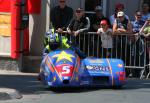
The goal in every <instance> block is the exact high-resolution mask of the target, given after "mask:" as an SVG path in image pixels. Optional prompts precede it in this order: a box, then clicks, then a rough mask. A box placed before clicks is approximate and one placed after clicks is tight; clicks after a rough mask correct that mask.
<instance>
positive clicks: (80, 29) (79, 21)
mask: <svg viewBox="0 0 150 103" xmlns="http://www.w3.org/2000/svg"><path fill="white" fill-rule="evenodd" d="M89 28H90V20H89V18H88V17H86V16H85V13H84V10H83V9H82V8H77V9H76V11H75V18H73V19H72V20H71V22H70V24H69V26H68V27H67V32H68V33H69V34H71V35H72V36H71V37H72V40H71V41H72V42H73V44H74V45H76V46H77V45H78V46H79V47H80V49H81V51H84V50H85V49H84V47H85V46H88V45H86V44H88V40H87V38H85V39H84V37H85V35H84V34H83V33H85V32H87V31H88V30H89ZM79 34H80V35H79ZM84 41H85V42H84ZM79 43H80V45H79Z"/></svg>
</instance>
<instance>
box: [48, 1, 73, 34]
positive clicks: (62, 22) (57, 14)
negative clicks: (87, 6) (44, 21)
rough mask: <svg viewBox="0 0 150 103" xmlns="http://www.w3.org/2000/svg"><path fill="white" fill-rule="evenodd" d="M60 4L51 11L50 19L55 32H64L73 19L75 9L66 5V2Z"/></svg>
mask: <svg viewBox="0 0 150 103" xmlns="http://www.w3.org/2000/svg"><path fill="white" fill-rule="evenodd" d="M58 2H59V5H58V6H56V7H54V8H52V10H51V15H50V16H51V17H50V19H51V22H52V26H53V27H54V28H55V30H58V32H62V31H63V30H65V29H66V28H67V26H68V25H69V22H70V20H71V19H72V17H73V9H72V8H70V7H68V6H67V5H66V0H58Z"/></svg>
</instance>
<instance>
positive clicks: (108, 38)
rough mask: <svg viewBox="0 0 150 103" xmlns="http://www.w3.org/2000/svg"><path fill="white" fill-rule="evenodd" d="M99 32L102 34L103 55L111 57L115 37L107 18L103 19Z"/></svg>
mask: <svg viewBox="0 0 150 103" xmlns="http://www.w3.org/2000/svg"><path fill="white" fill-rule="evenodd" d="M97 33H98V34H99V35H100V36H101V41H102V56H103V57H105V58H108V57H109V58H110V57H111V54H112V47H113V39H112V29H110V28H109V24H108V22H107V20H102V21H101V22H100V28H99V29H98V31H97Z"/></svg>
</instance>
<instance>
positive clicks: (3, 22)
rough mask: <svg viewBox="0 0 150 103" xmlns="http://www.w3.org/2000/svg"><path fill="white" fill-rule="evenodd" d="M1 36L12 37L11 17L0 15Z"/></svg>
mask: <svg viewBox="0 0 150 103" xmlns="http://www.w3.org/2000/svg"><path fill="white" fill-rule="evenodd" d="M0 36H11V15H10V14H6V13H3V14H2V13H0Z"/></svg>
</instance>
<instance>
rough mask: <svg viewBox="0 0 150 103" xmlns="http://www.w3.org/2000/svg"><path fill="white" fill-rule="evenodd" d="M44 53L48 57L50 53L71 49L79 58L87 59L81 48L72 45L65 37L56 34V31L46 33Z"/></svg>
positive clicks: (51, 30)
mask: <svg viewBox="0 0 150 103" xmlns="http://www.w3.org/2000/svg"><path fill="white" fill-rule="evenodd" d="M44 46H45V48H44V51H43V56H45V55H47V54H48V53H49V52H50V51H53V50H56V49H58V48H59V49H71V50H73V51H75V52H76V53H77V54H78V55H79V57H81V58H85V57H86V56H85V54H84V53H82V52H81V51H80V49H79V48H77V47H75V46H74V45H72V43H71V42H70V41H69V40H68V39H67V37H65V36H59V34H58V33H55V32H54V29H50V30H48V31H47V32H46V35H45V40H44Z"/></svg>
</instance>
